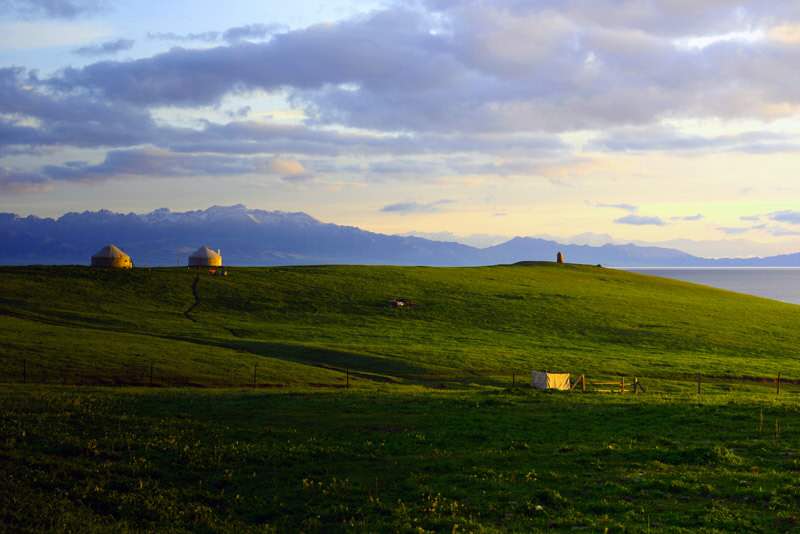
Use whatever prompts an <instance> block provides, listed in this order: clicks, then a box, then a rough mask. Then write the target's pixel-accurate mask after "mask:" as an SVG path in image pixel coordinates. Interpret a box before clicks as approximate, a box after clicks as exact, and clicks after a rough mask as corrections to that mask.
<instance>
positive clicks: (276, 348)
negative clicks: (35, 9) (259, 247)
mask: <svg viewBox="0 0 800 534" xmlns="http://www.w3.org/2000/svg"><path fill="white" fill-rule="evenodd" d="M208 343H209V344H214V345H217V346H219V347H223V348H228V349H234V350H239V351H245V352H249V353H250V354H255V355H258V356H268V357H270V358H276V359H279V360H284V361H288V362H293V363H300V364H304V365H313V366H315V367H322V368H325V369H334V370H338V371H342V372H344V371H345V370H349V371H350V374H351V375H352V376H354V377H359V378H364V379H367V380H375V381H380V382H392V381H395V378H396V377H398V378H399V377H400V376H403V375H406V376H407V375H415V374H416V375H422V374H424V373H425V372H427V369H425V368H423V367H418V366H415V365H410V364H408V363H405V362H401V361H397V360H391V359H388V358H381V357H379V356H372V355H369V354H363V353H357V352H348V351H343V350H334V349H329V348H323V347H314V346H308V345H295V344H291V343H280V342H275V341H256V340H245V339H243V340H231V341H208Z"/></svg>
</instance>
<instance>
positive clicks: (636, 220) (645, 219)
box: [614, 215, 666, 226]
mask: <svg viewBox="0 0 800 534" xmlns="http://www.w3.org/2000/svg"><path fill="white" fill-rule="evenodd" d="M614 222H615V223H617V224H630V225H633V226H664V225H666V223H665V222H664V221H663V220H662V219H661V218H660V217H649V216H646V215H626V216H625V217H620V218H619V219H614Z"/></svg>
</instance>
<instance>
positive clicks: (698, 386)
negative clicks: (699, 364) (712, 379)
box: [697, 373, 702, 395]
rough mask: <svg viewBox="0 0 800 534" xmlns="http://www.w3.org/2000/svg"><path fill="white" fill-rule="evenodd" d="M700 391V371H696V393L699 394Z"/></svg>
mask: <svg viewBox="0 0 800 534" xmlns="http://www.w3.org/2000/svg"><path fill="white" fill-rule="evenodd" d="M701 393H702V392H701V389H700V373H697V394H698V395H700V394H701Z"/></svg>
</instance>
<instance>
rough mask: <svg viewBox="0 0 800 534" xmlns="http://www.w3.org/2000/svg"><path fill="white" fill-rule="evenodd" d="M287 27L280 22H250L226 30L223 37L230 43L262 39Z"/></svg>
mask: <svg viewBox="0 0 800 534" xmlns="http://www.w3.org/2000/svg"><path fill="white" fill-rule="evenodd" d="M285 29H286V27H285V26H282V25H280V24H248V25H247V26H237V27H235V28H230V29H228V30H225V32H223V33H222V39H223V40H224V41H227V42H229V43H241V42H242V41H249V40H260V39H265V38H267V37H269V36H270V35H272V34H274V33H276V32H279V31H281V30H285Z"/></svg>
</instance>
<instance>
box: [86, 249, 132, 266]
mask: <svg viewBox="0 0 800 534" xmlns="http://www.w3.org/2000/svg"><path fill="white" fill-rule="evenodd" d="M92 267H107V268H110V269H131V268H133V260H131V257H130V256H128V255H127V254H125V253H124V252H123V251H122V250H120V249H119V248H118V247H117V246H115V245H106V246H104V247H103V248H101V249H100V250H98V251H97V253H95V255H94V256H92Z"/></svg>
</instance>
